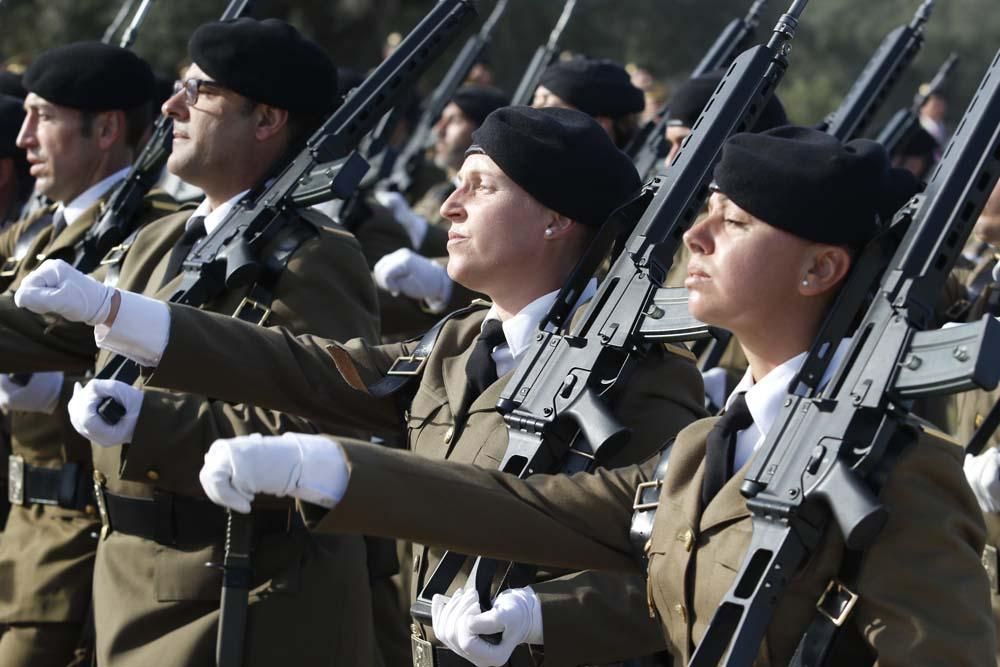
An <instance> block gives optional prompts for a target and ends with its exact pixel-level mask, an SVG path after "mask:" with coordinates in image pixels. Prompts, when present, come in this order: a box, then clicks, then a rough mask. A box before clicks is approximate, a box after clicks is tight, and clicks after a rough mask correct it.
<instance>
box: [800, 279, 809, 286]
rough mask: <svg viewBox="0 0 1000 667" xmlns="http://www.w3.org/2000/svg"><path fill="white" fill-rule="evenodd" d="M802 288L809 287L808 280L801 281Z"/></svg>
mask: <svg viewBox="0 0 1000 667" xmlns="http://www.w3.org/2000/svg"><path fill="white" fill-rule="evenodd" d="M802 286H803V287H809V280H807V279H803V280H802Z"/></svg>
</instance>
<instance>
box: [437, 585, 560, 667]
mask: <svg viewBox="0 0 1000 667" xmlns="http://www.w3.org/2000/svg"><path fill="white" fill-rule="evenodd" d="M431 616H432V618H433V619H434V634H435V636H436V637H437V638H438V639H439V640H440V641H441V642H442V643H443V644H444V645H445V646H447V647H448V648H450V649H451V650H452V651H454V652H455V653H457V654H458V655H460V656H462V657H463V658H465V659H466V660H468V661H469V662H471V663H473V664H474V665H478V667H500V665H506V664H507V661H508V660H510V656H511V654H512V653H514V649H516V648H517V646H518V645H519V644H541V643H543V637H542V604H541V602H540V601H539V600H538V596H537V595H535V592H534V591H533V590H531V587H530V586H528V587H525V588H512V589H510V590H506V591H502V592H501V593H500V594H499V595H497V597H496V600H494V601H493V608H492V609H490V610H489V611H486V612H480V610H479V594H478V593H477V592H476V591H475V590H466V591H461V590H460V591H456V593H455V595H453V596H451V597H450V598H449V597H447V596H445V595H435V596H434V599H433V600H431ZM496 633H502V637H501V639H500V643H499V644H491V643H489V642H487V641H486V640H485V639H483V638H482V635H492V634H496Z"/></svg>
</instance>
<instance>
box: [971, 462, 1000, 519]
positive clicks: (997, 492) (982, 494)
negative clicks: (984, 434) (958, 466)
mask: <svg viewBox="0 0 1000 667" xmlns="http://www.w3.org/2000/svg"><path fill="white" fill-rule="evenodd" d="M964 468H965V478H966V479H967V480H968V481H969V486H970V487H972V492H973V493H974V494H975V495H976V500H978V501H979V508H980V509H981V510H983V511H984V512H1000V449H996V448H994V447H990V448H989V449H987V450H986V451H985V452H983V453H982V454H979V455H977V456H973V455H972V454H966V455H965V466H964Z"/></svg>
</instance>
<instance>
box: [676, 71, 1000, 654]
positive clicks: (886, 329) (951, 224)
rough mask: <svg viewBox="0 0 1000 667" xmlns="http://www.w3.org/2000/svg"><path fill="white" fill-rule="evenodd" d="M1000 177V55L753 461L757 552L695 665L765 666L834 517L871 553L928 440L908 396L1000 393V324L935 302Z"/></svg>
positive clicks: (836, 606)
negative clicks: (896, 475)
mask: <svg viewBox="0 0 1000 667" xmlns="http://www.w3.org/2000/svg"><path fill="white" fill-rule="evenodd" d="M998 175H1000V52H998V53H997V55H996V57H995V58H994V60H993V63H992V64H991V65H990V67H989V69H988V70H987V72H986V75H985V77H984V79H983V81H982V83H981V85H980V87H979V89H978V91H977V94H976V96H975V98H974V99H973V100H972V103H971V104H970V105H969V108H968V110H967V111H966V114H965V117H964V119H963V121H962V123H961V124H960V125H959V128H958V130H957V131H956V133H955V136H954V137H953V138H952V140H951V142H950V144H949V145H948V147H947V148H946V149H945V154H944V157H943V158H942V160H941V163H940V164H939V165H938V167H937V169H936V170H935V172H934V175H933V177H932V178H931V181H930V183H929V184H928V186H927V189H926V191H925V192H924V194H923V195H921V196H918V197H917V198H915V199H914V200H913V201H911V202H910V204H908V205H907V206H905V207H904V208H903V209H901V210H900V212H899V213H897V215H896V217H895V219H894V220H893V224H892V226H891V227H890V228H889V229H888V230H887V231H885V232H884V233H883V235H882V238H879V239H876V242H875V244H876V245H882V247H883V248H884V251H885V252H886V254H887V255H888V256H890V257H891V260H890V261H888V262H880V261H877V259H878V255H879V254H881V253H878V252H876V253H874V254H875V256H876V261H874V262H873V261H866V259H865V258H862V260H861V261H859V262H858V265H857V266H856V267H855V271H852V275H851V276H850V277H849V278H848V281H847V284H846V285H845V287H844V289H842V290H841V292H840V294H839V295H838V300H837V301H836V302H835V304H834V305H833V307H832V309H831V311H830V313H829V315H828V317H827V319H826V321H825V322H824V325H823V327H822V330H821V331H820V334H819V335H818V337H817V339H816V340H815V342H814V343H813V347H812V349H811V350H810V351H809V353H808V355H807V359H806V361H805V363H804V365H803V367H802V369H801V371H800V372H799V374H798V375H797V377H796V378H795V379H794V380H793V381H792V383H791V385H790V388H789V394H788V400H787V401H786V402H785V404H784V407H783V409H782V412H781V414H780V415H779V417H778V419H777V420H775V423H774V425H773V426H772V427H771V429H770V430H769V431H768V433H767V435H766V437H765V440H764V442H763V444H762V445H761V447H760V449H759V450H758V451H757V452H756V454H755V455H754V457H753V459H752V462H751V464H750V469H749V472H748V473H747V476H746V479H745V481H744V482H743V486H742V487H741V491H742V493H743V495H744V496H746V498H747V506H748V508H749V509H750V512H751V515H752V522H753V524H752V525H753V535H752V538H751V541H750V546H749V548H748V549H747V552H746V555H745V557H744V560H743V564H742V566H741V568H740V570H739V572H738V573H737V575H736V579H735V580H734V583H733V586H732V588H731V589H730V590H729V592H728V593H727V595H726V596H725V597H724V598H723V600H722V602H721V604H720V606H719V608H718V610H717V611H716V613H715V615H714V616H713V618H712V620H711V622H710V624H709V627H708V629H707V631H706V633H705V635H704V638H703V639H702V641H701V644H700V645H699V646H698V648H697V649H696V651H695V653H694V655H693V656H692V659H691V662H690V663H689V664H690V665H694V666H699V667H701V666H705V665H716V664H718V663H719V661H720V660H721V661H723V664H725V665H750V664H751V663H752V662H753V661H754V659H755V658H756V656H757V652H758V648H759V645H760V642H761V639H762V638H763V636H764V633H765V632H766V630H767V627H768V625H769V623H770V619H771V616H772V613H773V610H774V608H775V606H776V605H777V604H778V602H779V601H780V600H781V597H782V593H783V591H784V589H785V588H786V586H787V585H788V582H789V581H790V580H791V579H792V578H793V577H794V576H795V574H796V572H797V571H798V569H799V567H800V566H801V565H802V564H803V563H804V562H805V561H806V559H807V558H808V557H809V554H810V553H811V552H812V551H813V550H814V549H815V548H816V546H817V544H818V543H819V541H820V540H821V539H822V537H823V535H824V532H825V529H826V528H827V527H828V526H829V524H830V522H831V519H832V520H833V521H834V522H835V524H836V527H837V529H839V531H840V533H841V534H842V535H843V537H844V543H845V545H846V547H847V549H849V550H855V551H862V550H864V549H866V548H867V547H869V546H871V544H872V543H873V542H874V541H875V540H876V539H877V537H878V534H879V532H880V530H881V528H882V526H883V525H884V523H885V519H886V515H887V514H886V510H885V508H884V507H882V506H881V505H880V504H879V500H878V491H879V479H881V478H883V477H884V475H885V472H886V470H887V467H888V466H891V464H892V459H893V458H894V456H895V454H897V453H898V452H899V449H900V448H901V447H905V446H906V445H908V444H909V443H912V442H913V441H914V440H915V439H916V437H917V430H916V428H915V427H914V426H912V425H911V424H910V423H909V421H908V412H907V408H906V406H907V405H908V401H910V400H913V399H916V398H923V397H928V396H934V395H941V394H947V393H953V392H956V391H964V390H967V389H973V388H977V387H978V388H992V387H994V386H996V384H997V380H998V373H1000V354H998V351H1000V326H998V324H997V322H996V321H995V320H994V319H993V318H991V317H985V318H984V319H983V320H982V321H979V322H974V323H971V324H965V325H962V326H959V327H955V328H952V329H944V330H928V327H930V326H933V322H934V304H935V300H936V297H937V296H938V294H939V292H940V289H941V288H942V286H943V285H944V283H945V281H946V279H947V277H948V275H949V273H950V272H951V269H952V267H953V265H954V263H955V260H956V259H957V258H958V256H959V254H960V253H961V251H962V246H963V245H964V243H965V240H966V238H967V237H968V235H969V233H970V231H971V230H972V226H973V224H974V223H975V220H976V216H977V213H978V212H979V211H980V210H981V209H982V206H983V204H984V203H985V201H986V199H987V197H988V196H989V194H990V193H991V192H992V190H993V187H994V185H995V184H996V182H997V177H998ZM900 238H901V241H900V242H899V243H895V242H894V241H895V239H900ZM869 250H870V249H869ZM883 268H884V269H885V270H884V272H882V271H881V270H882V269H883ZM858 269H860V273H858V274H857V275H855V273H857V271H858ZM879 273H881V274H882V278H881V281H880V282H879V281H878V279H877V277H878V275H879ZM873 274H874V278H875V280H874V281H873V280H872V278H873ZM873 282H874V284H875V285H876V287H875V289H874V290H873V289H872V288H871V285H872V284H873ZM868 296H871V298H872V302H871V305H870V306H869V307H868V308H867V310H866V312H865V315H864V318H863V319H862V320H861V324H860V326H859V327H858V328H857V331H856V333H855V334H854V336H853V339H852V341H851V343H850V345H849V349H848V351H847V354H846V355H845V357H844V359H845V361H843V362H842V363H841V364H840V365H839V367H837V368H836V369H835V373H834V375H833V378H832V380H831V381H830V383H829V384H828V385H827V386H826V388H825V389H822V388H821V379H822V377H823V375H824V372H825V371H826V369H827V367H828V366H829V365H830V363H831V359H832V358H833V351H834V350H836V349H837V346H838V344H839V343H840V342H841V341H842V340H843V339H844V337H845V336H847V335H848V334H849V331H850V327H851V324H852V322H854V321H855V317H856V315H857V314H858V313H859V312H860V311H861V309H862V307H863V305H864V303H865V299H866V297H868ZM852 599H856V596H855V595H854V593H852V592H850V590H848V586H846V585H844V586H832V587H831V589H830V590H829V591H828V593H826V594H824V596H823V599H821V600H820V601H819V602H818V603H817V608H820V607H822V609H824V610H829V609H833V610H834V611H833V612H831V613H830V616H829V617H830V618H835V619H837V618H838V617H839V619H838V621H836V622H835V624H836V625H840V623H842V622H843V620H844V618H845V617H846V615H847V614H848V613H849V608H850V605H851V602H852ZM814 646H815V645H814V644H813V643H812V642H809V641H807V640H806V639H803V641H802V643H801V644H800V646H799V650H800V652H801V655H802V657H803V663H802V664H810V665H812V664H822V660H823V659H824V656H825V649H823V650H820V651H819V652H817V650H816V649H815V648H814Z"/></svg>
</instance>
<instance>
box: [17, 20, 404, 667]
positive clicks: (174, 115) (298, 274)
mask: <svg viewBox="0 0 1000 667" xmlns="http://www.w3.org/2000/svg"><path fill="white" fill-rule="evenodd" d="M189 55H190V57H191V61H192V64H191V65H190V66H189V67H188V68H187V70H186V71H185V72H184V74H183V78H182V80H181V81H180V82H178V83H177V84H176V87H175V90H176V92H175V93H174V94H173V95H172V96H171V97H170V98H169V99H168V100H167V101H166V102H164V104H163V107H162V111H163V113H164V114H166V115H167V116H169V117H170V118H171V119H172V120H173V150H172V152H171V155H170V159H169V161H168V163H167V168H168V169H169V171H170V172H171V173H173V174H175V175H176V176H178V177H180V178H182V179H183V180H185V181H187V182H189V183H191V184H192V185H195V186H197V187H199V188H201V189H202V190H203V191H204V192H205V200H204V201H203V202H202V203H201V204H200V205H199V206H198V207H197V208H196V209H195V210H193V211H191V210H186V211H182V212H178V213H176V214H174V215H171V216H168V217H165V218H163V219H161V220H159V221H156V222H154V223H152V224H150V225H148V226H147V227H146V228H145V229H143V230H142V231H141V232H140V233H139V234H138V236H137V237H136V238H135V239H134V240H133V241H132V242H131V244H130V248H129V249H128V252H127V254H126V255H125V257H124V261H122V262H121V263H120V276H119V279H118V283H117V284H118V285H119V286H121V287H126V286H128V288H129V289H132V290H135V291H138V292H142V293H144V294H147V295H150V296H157V297H159V298H162V299H167V298H169V296H170V295H171V293H172V292H173V291H174V290H176V289H177V287H178V285H179V284H180V282H181V281H182V280H183V276H182V274H183V262H184V259H185V258H186V257H187V255H188V253H189V252H190V251H191V250H192V248H194V247H195V246H196V245H197V244H198V242H199V240H200V239H201V238H202V237H204V236H205V235H206V234H210V233H211V232H213V231H214V230H215V229H216V228H217V227H218V225H220V224H221V223H222V222H223V220H224V219H225V218H226V216H227V214H228V212H229V211H230V210H231V209H232V208H233V207H234V206H235V205H236V204H237V203H238V202H239V201H240V200H241V199H243V198H244V197H248V196H253V195H254V191H259V189H260V188H261V186H262V185H263V184H264V183H266V182H267V181H268V180H269V179H270V178H271V177H273V176H274V175H276V173H277V172H278V171H279V170H280V169H281V168H283V167H284V165H285V164H286V163H287V161H288V159H290V158H291V157H292V156H293V155H295V154H296V153H297V152H298V151H300V150H301V149H302V147H303V145H304V142H305V141H306V139H307V138H308V137H309V136H310V135H311V134H312V132H314V131H315V129H316V128H317V127H318V125H319V124H320V122H321V121H322V120H323V118H324V117H325V116H326V115H328V114H329V113H331V112H332V111H333V109H334V107H335V105H336V103H337V100H338V99H339V97H338V95H337V78H336V70H335V68H334V65H333V63H331V62H330V60H329V58H328V57H327V56H326V54H325V53H324V52H323V51H322V49H321V48H320V47H319V46H317V45H316V44H314V43H313V42H311V41H309V40H307V39H305V38H304V37H303V36H302V35H301V34H299V33H298V32H297V31H296V30H295V29H294V28H292V27H291V26H289V25H288V24H286V23H284V22H282V21H277V20H273V19H272V20H265V21H256V20H253V19H239V20H235V21H226V22H215V23H209V24H206V25H203V26H201V27H200V28H198V29H197V30H196V31H195V32H194V34H193V35H192V37H191V40H190V43H189ZM261 259H262V263H264V264H265V265H266V266H268V267H269V268H271V267H273V268H274V269H275V271H274V273H273V274H272V273H271V271H268V272H267V273H268V275H273V276H274V279H273V280H268V281H267V282H266V284H265V282H264V281H263V280H262V281H260V282H258V283H257V284H256V285H252V286H251V285H248V286H246V287H243V288H239V289H234V290H230V291H227V292H225V293H224V294H222V295H220V296H218V297H216V298H215V299H214V300H213V301H211V302H209V303H208V304H206V305H205V308H206V309H207V310H211V311H214V312H217V313H222V314H225V315H227V316H228V315H233V316H236V317H240V318H243V319H252V320H253V321H254V322H260V323H266V324H281V325H283V326H287V327H290V328H291V329H293V330H297V331H300V332H304V331H321V332H324V335H327V336H330V337H332V338H335V339H340V340H346V339H348V338H353V337H357V336H360V337H362V338H364V339H366V340H368V341H370V342H377V340H378V319H377V313H378V309H377V301H376V297H375V290H374V285H373V284H372V281H371V277H370V273H369V270H368V266H367V264H366V262H365V260H364V257H363V255H362V253H361V250H360V247H359V245H358V243H357V241H356V240H355V239H354V237H353V236H352V235H350V234H349V233H347V232H346V231H344V230H343V229H342V228H341V227H340V226H339V225H336V224H334V223H333V222H332V221H330V220H329V219H328V218H325V217H323V216H321V215H319V214H316V213H315V212H313V211H308V210H307V211H300V212H298V220H297V221H295V222H293V223H292V224H290V225H288V226H287V227H286V228H285V230H284V231H283V232H281V233H280V234H279V236H278V237H277V238H276V239H274V241H273V242H272V244H271V245H270V246H268V247H267V248H265V249H263V250H262V256H261ZM282 264H283V269H281V268H280V267H281V265H282ZM64 266H65V265H64ZM66 268H67V269H68V267H66ZM69 270H70V271H72V269H69ZM75 275H77V276H80V277H81V278H82V275H81V274H75ZM88 281H89V279H88ZM88 285H89V286H90V287H91V289H84V290H82V291H77V292H75V293H74V294H72V295H71V296H68V297H67V303H69V304H71V305H72V306H73V307H74V308H77V309H79V311H80V312H82V313H85V314H86V316H87V321H89V322H90V323H91V324H92V325H100V324H102V323H103V322H105V321H106V320H108V319H109V317H110V316H111V315H112V313H115V312H117V310H118V308H119V302H118V301H116V300H112V299H111V293H112V292H113V291H114V290H113V289H111V288H110V287H106V286H105V285H103V284H100V283H97V282H95V281H89V282H88ZM251 290H254V291H253V294H252V295H251ZM261 291H267V292H270V294H271V295H272V296H273V298H272V299H271V300H270V302H269V303H267V302H265V301H262V299H261V298H260V297H259V296H258V294H260V292H261ZM250 296H253V297H254V299H253V301H251V302H248V301H247V298H246V297H250ZM321 302H322V304H325V305H321ZM258 303H259V304H260V308H258V307H257V305H258ZM330 303H334V304H336V307H335V308H330V307H328V306H329V304H330ZM2 309H3V308H2V305H0V310H2ZM251 315H252V316H253V317H252V318H251ZM143 317H144V316H143V315H142V314H139V318H140V321H141V320H142V318H143ZM68 328H71V325H69V324H61V325H57V326H56V329H57V331H55V332H52V333H56V334H57V335H59V336H60V337H61V338H67V337H68V335H67V334H64V333H59V331H61V330H64V329H68ZM26 344H27V343H26ZM32 344H33V345H35V346H39V345H46V344H50V336H46V338H45V339H44V340H42V341H41V342H33V343H32ZM7 345H8V343H7V342H6V338H5V341H4V342H2V343H0V363H3V360H4V359H5V357H8V356H13V352H12V351H11V353H10V354H6V350H5V349H4V348H6V347H7ZM89 346H90V352H91V355H93V353H94V337H93V335H92V334H91V335H90V338H89ZM126 347H127V346H126ZM39 356H40V355H39ZM56 358H57V355H56V354H55V353H54V352H51V353H50V357H49V362H51V363H56ZM91 358H93V357H91ZM110 358H111V355H110V354H102V355H101V356H99V357H98V359H97V368H98V369H100V368H102V367H103V366H104V365H105V363H107V361H108V360H109V359H110ZM49 362H46V363H49ZM247 363H248V364H251V363H253V360H251V359H247ZM71 391H72V392H73V394H74V397H73V400H72V401H71V402H70V406H69V419H70V422H71V423H72V426H70V425H67V426H70V428H71V429H72V428H74V427H75V428H76V429H77V430H78V431H79V432H80V433H81V434H82V435H83V436H84V437H86V438H87V439H89V440H90V441H91V442H92V443H93V445H94V446H93V459H94V469H95V473H94V478H95V480H96V481H97V486H98V489H97V494H98V496H97V497H98V500H99V502H100V503H101V506H102V519H103V527H102V533H101V535H102V537H101V539H100V541H99V544H98V548H97V557H96V564H95V568H94V618H95V626H96V653H97V659H98V663H99V664H101V665H106V666H109V667H121V666H125V667H128V666H131V665H137V666H138V665H143V666H146V665H158V666H172V665H176V666H178V667H180V666H182V665H184V666H186V665H208V664H214V660H215V644H216V633H217V624H218V619H219V605H220V590H221V586H222V577H221V572H220V570H219V568H217V567H206V566H205V564H206V563H216V564H218V563H221V562H222V561H223V555H224V539H225V530H226V516H225V513H224V512H221V511H218V510H217V508H215V507H213V505H212V504H211V503H209V502H208V500H207V499H206V498H205V497H204V495H203V493H202V492H201V490H200V487H199V484H198V478H197V473H198V470H199V469H200V467H201V463H202V458H203V454H204V451H205V450H206V449H207V448H208V446H209V445H210V444H211V442H212V441H213V440H214V439H215V438H217V437H219V436H220V435H223V434H241V433H242V434H245V433H251V432H258V431H261V432H265V433H279V432H282V431H284V430H287V429H297V428H300V427H302V428H305V429H306V430H309V431H317V430H320V429H322V430H324V431H332V432H344V429H337V427H336V425H323V426H322V427H318V426H314V425H312V424H310V423H308V422H305V421H304V420H300V419H296V418H293V417H288V416H284V415H279V414H276V413H271V412H267V411H263V410H258V409H256V408H253V407H251V406H246V405H229V404H225V403H221V402H216V401H212V400H209V399H207V398H205V397H201V396H195V395H189V394H182V393H177V392H160V391H150V392H145V391H142V390H141V389H139V388H137V387H133V386H132V385H130V384H126V383H123V382H118V381H115V380H91V381H90V382H89V383H88V384H87V385H86V386H84V387H77V388H75V389H71ZM108 396H111V397H114V398H115V399H116V400H117V401H119V402H120V403H122V404H123V405H124V406H125V407H126V408H127V415H126V417H124V418H123V419H121V420H120V421H119V422H118V423H117V424H114V425H111V424H108V423H107V422H105V421H103V420H102V419H101V418H100V417H99V416H98V415H97V414H96V412H95V410H96V407H97V405H98V404H99V403H100V402H101V401H103V400H104V399H105V398H106V397H108ZM358 435H365V436H368V435H370V434H367V433H366V434H360V433H359V434H358ZM252 520H253V533H254V546H253V567H254V571H253V581H252V585H251V596H250V607H249V616H248V624H247V632H246V641H245V645H244V655H245V661H244V663H243V664H245V665H275V664H280V662H285V663H286V664H290V665H330V664H337V663H338V661H339V664H345V665H347V664H350V665H380V664H382V659H381V656H380V654H379V650H378V648H377V647H376V644H375V639H374V632H373V623H372V608H371V593H370V590H369V571H368V570H367V565H366V549H365V543H364V541H363V540H362V539H361V538H359V537H345V538H341V537H337V536H334V537H326V536H316V537H314V536H312V535H310V534H309V533H308V531H307V530H306V527H305V525H304V524H303V520H302V519H301V518H300V515H299V514H298V513H297V512H295V508H294V506H293V505H292V504H290V503H288V502H284V501H277V502H267V501H265V502H262V503H260V504H259V505H258V506H257V507H256V508H255V511H254V514H253V519H252ZM371 574H372V576H373V577H374V576H375V575H384V577H383V578H384V579H386V580H387V579H388V576H389V575H390V574H392V572H372V573H371ZM332 600H337V601H338V604H337V605H336V607H335V608H331V606H330V602H331V601H332ZM403 631H404V628H403V627H400V628H399V634H400V635H402V633H403Z"/></svg>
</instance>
